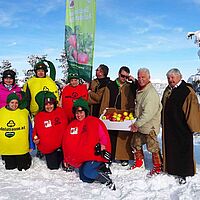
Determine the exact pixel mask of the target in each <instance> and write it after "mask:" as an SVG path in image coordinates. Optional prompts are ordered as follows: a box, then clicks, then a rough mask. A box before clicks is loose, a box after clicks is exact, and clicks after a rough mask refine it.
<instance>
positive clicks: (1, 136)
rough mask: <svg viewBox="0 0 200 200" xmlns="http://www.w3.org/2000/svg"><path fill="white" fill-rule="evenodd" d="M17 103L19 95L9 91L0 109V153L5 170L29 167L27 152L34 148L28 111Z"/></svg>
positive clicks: (29, 158)
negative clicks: (5, 103)
mask: <svg viewBox="0 0 200 200" xmlns="http://www.w3.org/2000/svg"><path fill="white" fill-rule="evenodd" d="M19 105H20V100H19V96H18V95H17V94H16V93H11V94H9V95H8V97H7V105H6V106H4V107H2V108H1V109H0V155H2V156H3V158H4V161H5V168H6V169H7V170H10V169H15V168H17V169H18V170H19V171H22V169H24V170H27V169H29V168H30V166H31V155H30V153H29V152H30V151H31V150H33V149H35V145H34V143H33V141H32V125H31V122H30V118H29V112H28V110H27V109H25V108H23V109H20V108H19Z"/></svg>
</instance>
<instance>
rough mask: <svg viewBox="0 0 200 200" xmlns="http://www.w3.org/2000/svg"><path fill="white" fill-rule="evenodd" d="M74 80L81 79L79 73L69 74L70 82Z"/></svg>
mask: <svg viewBox="0 0 200 200" xmlns="http://www.w3.org/2000/svg"><path fill="white" fill-rule="evenodd" d="M73 78H74V79H79V78H80V77H79V75H78V73H69V74H68V81H70V80H71V79H73Z"/></svg>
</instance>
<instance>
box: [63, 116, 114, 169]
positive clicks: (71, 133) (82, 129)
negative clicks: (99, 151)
mask: <svg viewBox="0 0 200 200" xmlns="http://www.w3.org/2000/svg"><path fill="white" fill-rule="evenodd" d="M97 143H100V144H104V145H105V146H106V150H107V151H108V152H111V145H110V138H109V135H108V131H107V129H106V127H105V125H104V123H103V122H102V121H101V120H99V119H98V118H96V117H93V116H88V117H86V118H85V119H84V120H82V121H78V120H74V121H72V122H71V123H70V124H69V125H68V127H67V131H66V132H65V133H64V137H63V145H62V147H63V152H64V161H65V162H66V163H69V164H70V165H72V166H74V167H80V165H81V164H82V163H83V162H85V161H90V160H91V161H101V162H107V160H106V159H104V158H103V157H101V156H100V155H98V156H97V155H95V145H96V144H97Z"/></svg>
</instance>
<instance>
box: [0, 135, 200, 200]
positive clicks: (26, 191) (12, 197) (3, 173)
mask: <svg viewBox="0 0 200 200" xmlns="http://www.w3.org/2000/svg"><path fill="white" fill-rule="evenodd" d="M160 139H161V136H160V135H159V140H160ZM194 147H195V148H194V150H195V158H196V162H197V174H196V175H195V176H194V177H189V178H188V179H187V183H186V184H185V185H179V184H178V183H177V180H175V178H174V177H173V176H169V175H166V174H161V175H157V176H155V177H152V178H147V177H146V174H147V173H148V170H149V169H150V168H151V166H152V164H151V155H150V154H149V153H148V152H147V151H146V150H145V158H146V160H145V162H146V163H145V164H146V170H145V171H143V172H133V171H131V170H127V168H126V167H122V166H121V165H120V164H117V163H114V164H112V166H111V169H112V175H111V177H112V179H113V181H114V182H115V184H116V187H117V190H116V191H111V190H110V189H108V188H107V187H106V186H105V185H102V184H99V183H93V184H88V183H83V182H81V181H80V180H79V177H78V174H77V173H75V172H65V171H62V169H60V170H55V171H51V170H48V169H47V167H46V164H45V162H44V161H42V160H39V159H38V158H36V157H35V156H33V165H32V167H31V168H30V169H29V170H27V171H22V172H20V171H18V170H11V171H9V170H5V168H4V165H3V164H2V161H1V160H0V200H7V199H9V200H24V199H32V200H40V199H41V200H47V199H48V200H50V199H51V200H54V199H56V200H59V199H62V200H65V199H71V200H79V199H85V200H86V199H87V200H90V199H91V200H115V199H126V200H129V199H130V200H134V199H137V200H141V199H145V200H147V199H148V200H151V199H152V200H154V199H159V200H161V199H162V200H167V199H172V200H189V199H192V200H196V199H200V136H198V137H197V136H196V137H194Z"/></svg>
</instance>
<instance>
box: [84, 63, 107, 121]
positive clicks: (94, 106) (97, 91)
mask: <svg viewBox="0 0 200 200" xmlns="http://www.w3.org/2000/svg"><path fill="white" fill-rule="evenodd" d="M108 72H109V68H108V67H107V66H106V65H104V64H101V65H99V67H98V68H97V69H96V78H95V79H94V80H92V82H91V84H90V88H89V91H88V92H89V94H88V103H89V106H90V113H91V115H92V116H94V117H99V116H100V113H99V110H100V106H101V100H102V96H103V93H104V90H105V87H106V85H107V84H108V83H109V82H110V78H109V77H107V76H108Z"/></svg>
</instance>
